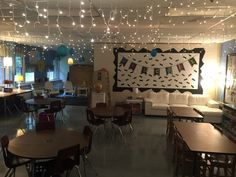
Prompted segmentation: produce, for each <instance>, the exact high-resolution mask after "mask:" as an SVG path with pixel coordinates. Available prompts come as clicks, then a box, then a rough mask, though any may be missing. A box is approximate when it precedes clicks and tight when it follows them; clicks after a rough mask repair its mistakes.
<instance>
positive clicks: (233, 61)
mask: <svg viewBox="0 0 236 177" xmlns="http://www.w3.org/2000/svg"><path fill="white" fill-rule="evenodd" d="M224 102H225V103H230V104H235V103H236V53H234V54H230V55H228V56H227V62H226V80H225V91H224Z"/></svg>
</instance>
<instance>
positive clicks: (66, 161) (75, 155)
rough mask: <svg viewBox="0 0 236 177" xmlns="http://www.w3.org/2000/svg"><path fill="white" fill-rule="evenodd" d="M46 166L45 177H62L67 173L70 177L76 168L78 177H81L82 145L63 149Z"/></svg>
mask: <svg viewBox="0 0 236 177" xmlns="http://www.w3.org/2000/svg"><path fill="white" fill-rule="evenodd" d="M44 164H45V169H46V171H45V173H44V176H47V177H48V176H60V175H62V174H64V173H66V177H68V176H69V175H70V173H71V170H72V169H73V168H76V169H77V170H76V171H77V174H78V176H81V173H80V170H79V165H80V145H79V144H78V145H75V146H71V147H67V148H64V149H61V150H59V151H58V153H57V157H56V159H54V160H51V161H47V162H45V163H44Z"/></svg>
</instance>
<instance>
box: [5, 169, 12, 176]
mask: <svg viewBox="0 0 236 177" xmlns="http://www.w3.org/2000/svg"><path fill="white" fill-rule="evenodd" d="M12 170H13V169H12V168H9V169H8V170H7V172H6V174H5V177H8V176H9V174H11V175H10V176H12V173H13V171H12Z"/></svg>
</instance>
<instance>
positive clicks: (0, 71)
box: [0, 57, 5, 84]
mask: <svg viewBox="0 0 236 177" xmlns="http://www.w3.org/2000/svg"><path fill="white" fill-rule="evenodd" d="M4 76H5V73H4V66H3V58H2V57H0V84H2V83H3V81H4Z"/></svg>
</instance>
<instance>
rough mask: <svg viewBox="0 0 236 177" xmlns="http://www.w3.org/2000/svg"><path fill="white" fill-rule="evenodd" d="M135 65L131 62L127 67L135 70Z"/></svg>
mask: <svg viewBox="0 0 236 177" xmlns="http://www.w3.org/2000/svg"><path fill="white" fill-rule="evenodd" d="M136 66H137V64H136V63H134V62H131V64H130V66H129V69H132V70H135V68H136Z"/></svg>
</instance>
